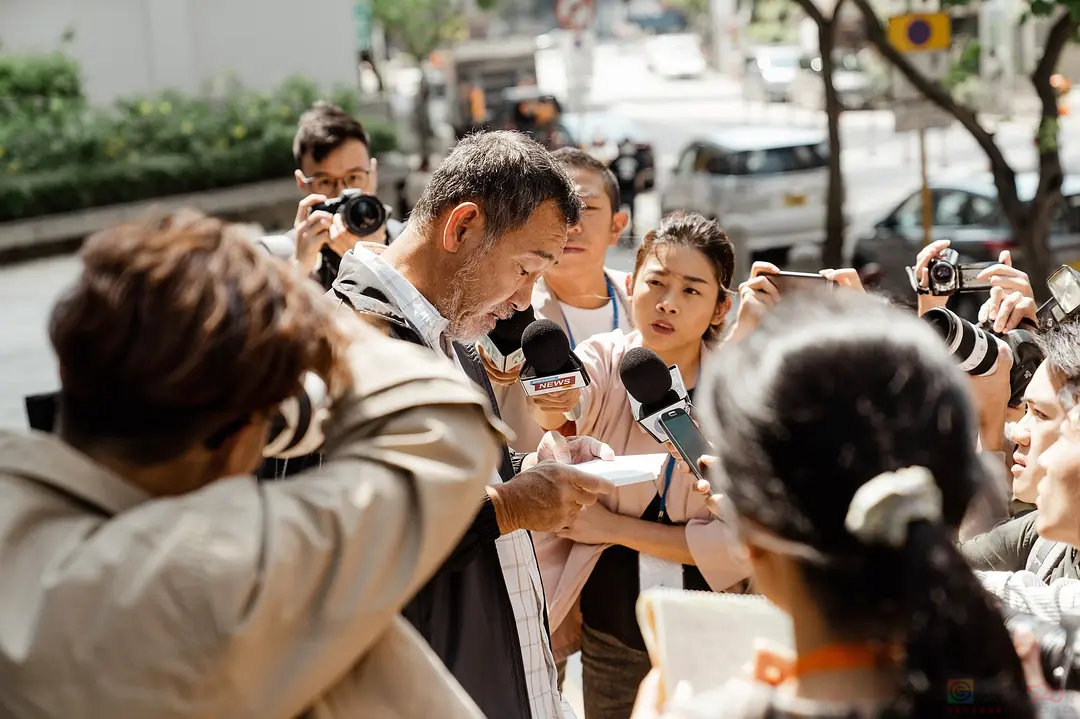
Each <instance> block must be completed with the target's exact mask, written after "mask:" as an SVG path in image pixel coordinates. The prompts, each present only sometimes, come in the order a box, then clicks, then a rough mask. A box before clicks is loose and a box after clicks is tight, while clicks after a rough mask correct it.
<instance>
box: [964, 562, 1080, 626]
mask: <svg viewBox="0 0 1080 719" xmlns="http://www.w3.org/2000/svg"><path fill="white" fill-rule="evenodd" d="M975 576H977V577H978V578H979V581H980V582H982V585H983V587H985V588H986V590H987V591H989V592H990V593H991V594H993V595H994V596H996V597H998V598H999V599H1000V600H1001V601H1002V602H1004V603H1005V606H1007V607H1009V608H1010V609H1015V610H1017V611H1020V612H1024V613H1026V614H1032V615H1034V616H1036V617H1038V618H1039V619H1043V620H1045V621H1048V622H1060V621H1061V615H1062V614H1078V613H1080V580H1076V579H1058V580H1056V581H1054V582H1053V583H1052V584H1049V585H1046V584H1043V583H1042V582H1041V581H1039V578H1038V577H1037V576H1035V574H1033V573H1032V572H1028V571H1023V572H975Z"/></svg>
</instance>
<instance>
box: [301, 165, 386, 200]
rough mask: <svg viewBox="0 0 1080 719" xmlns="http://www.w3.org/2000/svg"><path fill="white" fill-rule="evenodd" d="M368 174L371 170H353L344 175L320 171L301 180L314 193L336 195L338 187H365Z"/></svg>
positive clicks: (352, 188) (351, 188)
mask: <svg viewBox="0 0 1080 719" xmlns="http://www.w3.org/2000/svg"><path fill="white" fill-rule="evenodd" d="M370 176H371V172H370V171H368V170H354V171H353V172H350V173H349V174H347V175H345V176H344V177H335V176H334V175H325V174H321V173H320V174H318V175H314V176H312V177H304V178H302V182H303V183H304V184H305V185H307V186H308V188H310V189H311V191H312V192H314V193H315V194H318V195H326V196H327V197H337V195H338V189H339V188H342V189H346V190H363V189H365V188H366V186H367V182H368V177H370Z"/></svg>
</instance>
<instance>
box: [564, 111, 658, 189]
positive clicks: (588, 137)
mask: <svg viewBox="0 0 1080 719" xmlns="http://www.w3.org/2000/svg"><path fill="white" fill-rule="evenodd" d="M561 119H562V124H563V126H564V127H565V128H566V131H567V133H568V134H569V136H570V138H572V141H573V142H574V144H576V145H577V146H578V147H580V148H581V149H583V150H586V151H588V152H589V153H590V154H592V155H593V156H595V157H596V158H597V159H598V160H600V161H602V162H603V163H604V164H605V165H608V164H611V162H612V161H613V160H614V159H615V157H616V156H617V155H618V154H619V143H621V142H622V141H623V140H630V141H631V142H633V143H634V144H635V145H636V146H637V149H638V159H639V160H640V162H641V167H642V170H649V171H650V172H648V173H646V179H645V180H644V182H643V189H644V190H645V191H649V190H651V189H653V182H654V177H653V172H651V171H652V170H654V169H655V168H656V161H655V155H654V154H653V146H652V136H651V135H650V134H649V133H648V132H646V131H645V130H643V129H642V128H641V126H640V125H638V124H637V123H636V122H634V121H633V120H631V119H630V118H628V117H624V116H622V115H618V114H615V113H612V112H582V113H564V114H563V116H562V118H561Z"/></svg>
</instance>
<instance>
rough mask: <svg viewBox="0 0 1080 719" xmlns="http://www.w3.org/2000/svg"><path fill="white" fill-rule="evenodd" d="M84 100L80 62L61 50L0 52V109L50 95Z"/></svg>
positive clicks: (29, 103) (35, 105)
mask: <svg viewBox="0 0 1080 719" xmlns="http://www.w3.org/2000/svg"><path fill="white" fill-rule="evenodd" d="M53 98H56V99H60V100H67V101H79V102H82V101H84V100H85V97H84V95H83V87H82V74H81V72H80V70H79V63H77V62H76V61H75V60H73V59H71V58H70V57H68V56H66V55H64V54H63V53H59V52H55V53H51V54H49V55H5V56H0V113H6V112H17V111H19V110H20V109H22V108H26V107H30V108H39V107H40V106H41V105H42V104H43V103H45V102H47V101H48V100H50V99H53Z"/></svg>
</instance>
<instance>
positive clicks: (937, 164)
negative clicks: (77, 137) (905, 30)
mask: <svg viewBox="0 0 1080 719" xmlns="http://www.w3.org/2000/svg"><path fill="white" fill-rule="evenodd" d="M561 63H562V57H561V55H559V54H558V52H555V51H546V52H545V53H542V54H541V56H540V58H539V67H538V76H540V77H541V81H542V82H543V78H552V77H554V78H558V77H560V76H561V74H562V73H563V68H562V66H561ZM592 87H593V91H592V97H591V99H590V103H589V104H590V106H592V107H598V108H599V107H602V108H603V111H604V112H605V113H606V114H614V115H621V116H623V117H626V118H629V119H632V120H634V122H635V124H636V125H637V126H638V127H639V128H640V131H641V132H642V133H644V135H645V136H644V137H640V138H634V139H637V140H647V141H650V142H651V143H652V145H653V147H654V151H655V153H656V159H657V167H658V184H659V185H660V186H662V185H663V182H664V180H665V179H666V177H667V176H668V174H669V173H670V171H671V169H672V168H673V166H674V165H675V162H676V159H677V157H678V155H679V153H680V151H681V150H682V148H683V147H685V146H686V145H687V144H688V143H689V142H690V141H691V140H693V139H694V138H695V137H699V136H702V135H707V134H708V133H709V132H710V131H711V130H715V129H717V128H720V127H723V126H734V125H741V124H742V125H745V124H753V125H757V126H762V125H781V126H782V125H797V126H802V127H819V128H822V130H824V127H825V118H824V115H823V114H822V113H820V112H813V111H807V110H803V109H799V108H795V107H792V106H784V105H771V106H764V105H757V104H749V103H746V102H744V101H743V100H742V98H741V91H740V88H739V85H738V83H737V82H735V81H733V80H732V79H730V78H722V77H718V76H706V77H704V78H702V79H698V80H680V81H669V80H664V79H661V78H658V77H655V76H653V75H652V74H651V73H649V72H648V70H647V68H646V64H645V61H644V59H643V54H642V53H641V52H639V51H635V49H634V48H633V47H632V46H631V47H626V46H623V47H620V46H617V45H609V46H601V47H599V48H597V51H596V55H595V70H594V76H593V85H592ZM1034 130H1035V126H1034V119H1032V118H1021V119H1018V120H1015V121H1009V122H1001V123H999V124H998V126H997V128H996V132H997V135H996V137H997V138H998V141H999V143H1000V144H1001V146H1002V147H1003V149H1004V151H1005V153H1006V155H1007V157H1008V158H1009V159H1010V160H1011V161H1012V162H1014V163H1015V164H1014V167H1016V169H1018V170H1030V169H1033V168H1034V167H1035V161H1036V158H1035V152H1034V147H1033V141H1032V138H1033V136H1034ZM1061 137H1062V138H1063V140H1064V143H1065V146H1064V158H1065V165H1066V168H1067V169H1073V170H1077V169H1080V143H1073V142H1071V138H1076V137H1080V121H1078V120H1077V114H1076V113H1074V114H1072V115H1070V116H1068V117H1066V118H1064V120H1063V122H1062V132H1061ZM583 139H591V138H583ZM612 139H619V138H612ZM842 147H843V150H842V151H843V167H844V177H845V182H846V187H847V207H846V209H847V212H848V213H849V215H850V216H851V217H852V219H853V227H852V230H851V232H850V233H849V242H850V241H851V240H853V239H854V238H855V237H856V236H857V235H858V234H859V233H860V232H863V231H864V230H865V229H866V228H868V227H869V226H870V225H871V224H872V223H873V222H874V221H875V220H877V219H879V218H880V217H881V216H882V215H883V214H884V213H885V212H887V211H888V210H890V209H892V207H893V206H894V205H895V204H896V203H897V202H899V200H900V199H902V198H903V197H905V196H906V195H907V194H909V193H910V192H912V191H913V190H915V189H916V188H917V187H918V183H919V163H918V147H917V144H916V139H915V136H914V135H912V134H906V135H896V134H894V133H893V122H892V113H891V112H889V111H881V110H878V111H866V112H850V113H845V115H844V116H843V118H842ZM929 158H930V168H931V173H933V174H938V173H956V174H960V175H963V174H970V173H978V172H982V171H985V170H986V169H987V164H986V160H985V156H984V155H983V153H982V152H981V150H980V149H979V148H978V147H977V145H976V144H975V142H974V141H973V140H972V139H971V138H970V136H969V135H968V134H967V132H966V131H964V130H963V129H962V128H960V127H958V126H955V127H953V128H951V129H949V130H944V131H942V130H936V131H932V132H931V133H930V134H929ZM637 212H638V216H639V226H640V227H651V226H655V224H656V222H657V220H658V219H659V201H658V198H657V196H656V194H655V193H653V194H650V195H646V196H643V197H641V198H639V201H638V206H637ZM609 256H610V261H611V264H612V265H613V266H614V267H616V268H619V269H623V270H629V269H631V265H632V261H633V257H632V253H631V252H630V251H629V250H625V249H614V250H612V251H611V253H610V255H609ZM77 271H78V263H77V260H76V259H75V258H74V257H59V258H52V259H46V260H40V261H34V262H29V263H25V264H20V265H15V266H9V267H2V268H0V306H2V307H3V319H4V321H3V328H4V332H3V333H2V336H0V427H21V426H24V425H25V420H24V411H23V403H22V398H23V396H24V395H26V394H28V393H35V392H42V391H48V390H51V389H54V388H55V387H56V385H57V379H56V365H55V361H54V359H53V357H52V353H51V351H50V350H49V348H48V340H47V328H46V322H47V317H48V312H49V309H50V306H51V305H52V303H53V302H54V301H55V299H56V298H57V296H58V295H59V294H60V293H61V292H62V291H63V289H64V287H65V285H66V284H67V283H69V282H70V281H71V280H72V279H73V278H74V276H75V274H76V272H77ZM566 692H567V696H568V697H569V698H570V700H571V702H572V703H573V704H574V706H575V709H576V710H577V711H578V712H579V717H583V713H581V703H580V663H579V662H577V661H576V657H575V658H574V661H572V662H571V666H570V668H569V670H568V678H567V686H566Z"/></svg>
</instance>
